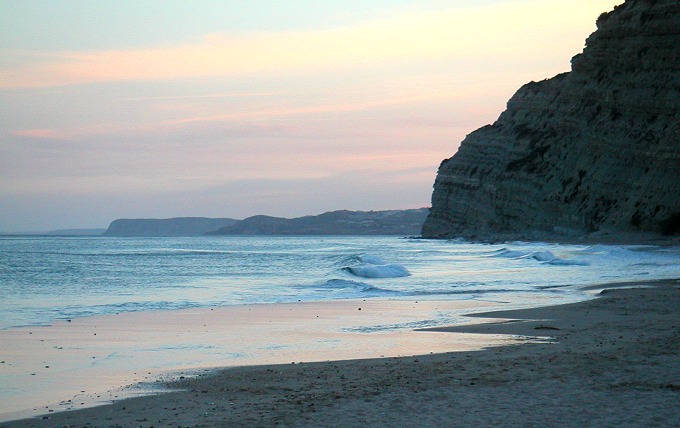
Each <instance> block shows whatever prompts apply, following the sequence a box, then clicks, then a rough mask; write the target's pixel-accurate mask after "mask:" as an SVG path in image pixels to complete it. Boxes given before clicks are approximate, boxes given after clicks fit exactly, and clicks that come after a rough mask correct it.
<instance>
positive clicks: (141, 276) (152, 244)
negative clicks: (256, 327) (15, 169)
mask: <svg viewBox="0 0 680 428" xmlns="http://www.w3.org/2000/svg"><path fill="white" fill-rule="evenodd" d="M678 277H680V247H655V246H606V245H593V246H591V245H557V244H543V243H522V242H515V243H506V244H499V245H487V244H477V243H469V242H464V241H447V240H421V239H407V238H397V237H363V236H362V237H192V238H110V237H0V329H7V328H12V327H19V326H29V325H48V324H50V323H51V322H53V321H55V320H64V319H72V318H76V317H85V316H93V315H104V314H114V313H123V312H131V311H153V310H172V309H181V308H191V307H213V306H227V305H241V304H256V303H277V302H296V301H318V300H329V299H366V298H373V297H379V298H386V299H463V300H465V299H478V300H488V301H494V300H497V301H504V302H507V301H511V302H518V303H521V304H522V305H526V304H530V303H531V302H532V301H537V302H538V301H544V300H545V299H546V298H549V299H550V301H555V302H568V301H577V300H582V299H584V298H586V297H587V294H586V293H585V292H584V291H582V290H581V289H580V287H581V286H585V285H597V284H603V283H609V282H623V281H625V282H627V281H641V280H643V281H644V280H654V279H665V278H678Z"/></svg>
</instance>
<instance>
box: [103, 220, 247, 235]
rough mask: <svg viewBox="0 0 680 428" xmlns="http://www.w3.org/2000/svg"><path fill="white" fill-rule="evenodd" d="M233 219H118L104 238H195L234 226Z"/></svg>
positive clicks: (110, 226)
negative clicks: (221, 228)
mask: <svg viewBox="0 0 680 428" xmlns="http://www.w3.org/2000/svg"><path fill="white" fill-rule="evenodd" d="M236 221H237V220H234V219H231V218H204V217H178V218H167V219H155V218H141V219H118V220H114V221H113V222H111V224H110V225H109V228H108V229H107V230H106V232H104V233H103V236H121V237H124V236H195V235H203V234H205V233H206V232H210V231H212V230H216V229H219V228H220V227H224V226H228V225H231V224H234V223H235V222H236Z"/></svg>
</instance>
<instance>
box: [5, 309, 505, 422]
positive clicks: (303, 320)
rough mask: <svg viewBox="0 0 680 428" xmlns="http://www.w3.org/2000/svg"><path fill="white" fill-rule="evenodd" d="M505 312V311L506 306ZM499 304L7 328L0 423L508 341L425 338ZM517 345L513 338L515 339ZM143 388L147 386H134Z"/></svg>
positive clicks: (240, 312) (164, 315)
mask: <svg viewBox="0 0 680 428" xmlns="http://www.w3.org/2000/svg"><path fill="white" fill-rule="evenodd" d="M500 306H501V307H502V306H504V305H500ZM494 307H499V304H497V303H492V302H483V301H419V302H416V301H400V300H345V301H328V302H312V303H305V302H298V303H292V304H271V305H244V306H231V307H222V308H212V309H211V308H200V309H191V310H179V311H156V312H138V313H124V314H120V315H111V316H100V317H91V318H80V319H74V320H72V321H69V322H67V321H62V322H57V323H55V324H54V325H52V326H44V327H27V328H20V329H10V330H3V331H0V360H2V363H0V421H3V420H10V419H16V418H19V417H27V416H35V415H39V414H42V413H53V412H57V411H62V410H70V409H78V408H83V407H88V406H92V405H96V404H101V403H110V402H111V401H112V400H115V399H120V398H124V397H129V396H133V395H136V394H140V393H148V389H149V385H147V384H145V382H147V383H148V382H151V385H150V387H151V388H158V386H159V384H160V382H156V381H157V380H158V379H159V378H167V377H169V376H172V375H178V374H177V373H176V372H177V371H178V370H182V371H183V372H182V373H180V374H179V375H186V374H188V373H189V372H190V371H191V370H197V369H204V368H214V367H226V366H245V365H263V364H276V363H290V362H301V361H307V362H308V361H327V360H343V359H353V358H354V359H358V358H378V357H387V356H403V355H415V354H420V353H430V352H433V353H441V352H448V351H457V350H473V349H480V348H482V347H484V346H489V345H494V344H504V343H508V340H509V339H508V338H506V337H501V336H496V337H488V336H478V338H477V339H476V340H470V339H469V338H465V339H462V338H461V339H460V340H452V337H451V335H449V334H445V333H436V332H431V333H428V334H424V333H422V332H420V333H419V332H415V331H413V330H414V327H418V326H423V325H427V324H428V323H430V324H431V322H438V323H442V322H451V320H459V319H460V318H461V317H462V315H463V314H465V313H469V312H470V311H479V310H484V308H494ZM510 340H512V339H510ZM139 383H142V386H141V387H134V386H133V387H128V385H131V384H132V385H135V384H139Z"/></svg>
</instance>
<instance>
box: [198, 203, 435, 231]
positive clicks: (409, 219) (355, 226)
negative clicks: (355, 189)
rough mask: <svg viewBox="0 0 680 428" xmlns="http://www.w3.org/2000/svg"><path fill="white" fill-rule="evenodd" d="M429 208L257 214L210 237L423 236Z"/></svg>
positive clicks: (223, 228)
mask: <svg viewBox="0 0 680 428" xmlns="http://www.w3.org/2000/svg"><path fill="white" fill-rule="evenodd" d="M428 213H429V208H420V209H412V210H391V211H346V210H342V211H331V212H327V213H323V214H320V215H315V216H305V217H298V218H292V219H287V218H281V217H269V216H264V215H258V216H254V217H248V218H246V219H244V220H241V221H238V222H235V223H234V224H232V225H229V226H225V227H222V228H220V229H218V230H215V231H214V232H210V233H209V235H403V236H408V235H420V230H421V227H422V225H423V222H424V221H425V218H426V217H427V214H428Z"/></svg>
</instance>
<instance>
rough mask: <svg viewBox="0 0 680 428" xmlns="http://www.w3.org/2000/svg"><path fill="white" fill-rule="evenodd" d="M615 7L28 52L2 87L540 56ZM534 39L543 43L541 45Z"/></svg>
mask: <svg viewBox="0 0 680 428" xmlns="http://www.w3.org/2000/svg"><path fill="white" fill-rule="evenodd" d="M613 3H614V2H613V1H605V0H600V1H586V0H570V1H566V0H555V1H551V2H545V1H544V0H540V1H539V0H524V1H517V2H512V3H506V4H503V5H500V6H496V7H494V8H488V7H475V8H464V9H449V10H437V11H413V12H410V13H408V14H400V15H395V16H392V17H390V18H385V19H382V20H375V21H372V22H365V23H362V24H357V25H354V26H347V27H341V28H335V29H326V30H316V31H288V32H276V33H274V32H272V33H256V34H210V35H207V36H205V37H204V38H203V40H202V41H201V42H198V43H187V44H184V45H180V46H167V47H156V48H147V49H131V50H109V51H100V52H62V53H45V55H44V56H36V55H35V53H31V56H32V57H31V58H23V61H18V62H17V63H16V64H17V65H15V66H13V65H5V66H4V67H3V68H2V69H0V89H1V88H30V87H48V86H61V85H78V84H87V83H93V82H107V81H125V80H162V79H181V78H190V77H205V76H236V75H250V74H253V73H272V72H275V73H284V72H286V71H291V70H305V71H306V72H309V71H312V72H318V71H322V70H329V69H338V68H341V69H342V68H356V67H365V66H370V65H371V64H375V63H377V62H380V63H389V62H391V61H421V60H423V59H428V58H451V57H479V56H484V57H485V58H489V59H490V60H493V59H498V58H500V57H504V56H526V57H527V58H530V57H531V55H534V56H536V54H537V51H540V53H541V54H542V55H549V54H550V53H552V52H555V51H563V50H564V49H560V48H558V46H559V47H561V45H563V44H564V43H574V41H573V40H572V39H573V38H568V39H567V40H569V42H565V40H564V39H565V38H564V35H565V34H572V33H573V32H574V31H575V30H576V29H577V28H578V27H579V26H581V27H582V26H583V25H584V22H586V23H588V22H592V16H593V14H596V13H597V12H596V11H601V10H602V8H603V4H613ZM547 13H552V14H560V15H561V16H560V20H559V24H558V25H555V23H554V22H544V21H543V20H542V19H541V18H538V17H543V16H546V14H547ZM537 33H540V34H544V35H545V37H543V38H541V39H539V40H536V38H535V36H534V35H535V34H537ZM577 43H579V44H580V42H577ZM571 50H572V51H574V49H571ZM6 54H7V53H6ZM15 55H16V53H15ZM6 63H7V62H6Z"/></svg>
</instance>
